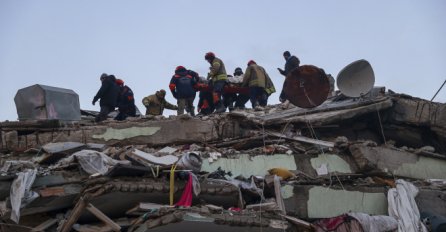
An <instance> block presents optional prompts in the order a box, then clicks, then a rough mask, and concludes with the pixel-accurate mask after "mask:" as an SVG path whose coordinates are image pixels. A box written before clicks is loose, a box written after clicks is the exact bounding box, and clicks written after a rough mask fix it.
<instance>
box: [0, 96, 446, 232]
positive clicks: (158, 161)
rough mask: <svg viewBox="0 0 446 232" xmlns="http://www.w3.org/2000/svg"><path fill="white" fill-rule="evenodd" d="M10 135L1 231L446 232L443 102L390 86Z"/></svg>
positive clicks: (40, 125)
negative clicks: (319, 99)
mask: <svg viewBox="0 0 446 232" xmlns="http://www.w3.org/2000/svg"><path fill="white" fill-rule="evenodd" d="M381 90H382V89H381ZM0 131H1V137H0V156H1V159H0V174H1V175H0V216H1V217H0V231H63V232H66V231H82V232H86V231H136V232H143V231H180V230H181V231H197V228H198V229H200V230H203V231H211V230H213V231H233V230H239V231H259V230H261V231H443V230H442V229H444V228H445V227H446V191H445V190H446V104H441V103H435V102H430V101H427V100H423V99H418V98H414V97H411V96H407V95H404V94H395V93H393V92H392V91H388V92H384V91H382V92H380V93H379V94H375V95H373V96H372V95H370V96H368V97H364V98H360V99H353V98H347V97H341V96H340V95H337V96H334V97H332V98H330V99H328V100H327V101H325V103H323V104H322V105H320V106H318V107H315V108H313V109H302V108H298V107H294V106H292V105H291V106H290V107H289V108H288V109H282V107H281V106H279V105H272V106H267V107H266V108H265V109H264V110H263V111H254V110H251V109H246V110H235V111H232V112H229V113H223V114H212V115H209V116H205V117H191V116H188V115H182V116H170V117H168V118H165V117H162V116H160V117H141V118H130V119H129V120H127V121H122V122H117V121H113V120H106V121H105V122H101V123H93V117H91V116H83V117H82V120H80V121H75V122H70V123H66V122H62V121H58V120H43V121H21V122H8V121H7V122H1V123H0ZM30 173H34V175H32V174H30ZM333 225H336V226H333ZM407 228H412V229H407Z"/></svg>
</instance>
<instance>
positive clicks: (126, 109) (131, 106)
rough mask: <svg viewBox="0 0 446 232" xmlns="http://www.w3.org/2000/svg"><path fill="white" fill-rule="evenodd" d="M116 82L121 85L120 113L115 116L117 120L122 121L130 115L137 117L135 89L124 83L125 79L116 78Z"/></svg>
mask: <svg viewBox="0 0 446 232" xmlns="http://www.w3.org/2000/svg"><path fill="white" fill-rule="evenodd" d="M116 84H117V85H118V86H119V96H118V110H119V114H118V115H117V116H116V117H115V120H118V121H122V120H125V119H126V118H127V117H128V116H130V117H136V106H135V98H134V96H133V91H132V89H130V87H128V86H127V85H124V81H123V80H121V79H117V80H116Z"/></svg>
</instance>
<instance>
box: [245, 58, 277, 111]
mask: <svg viewBox="0 0 446 232" xmlns="http://www.w3.org/2000/svg"><path fill="white" fill-rule="evenodd" d="M268 80H270V78H269V76H268V73H266V71H265V69H264V68H263V67H262V66H259V65H257V63H256V62H255V61H253V60H250V61H249V62H248V67H247V68H246V71H245V75H244V77H243V83H242V86H244V87H249V100H250V101H251V105H252V108H253V109H261V107H264V106H266V104H267V101H268V93H267V91H266V90H265V89H266V88H267V87H268V85H269V83H268ZM271 83H272V82H271Z"/></svg>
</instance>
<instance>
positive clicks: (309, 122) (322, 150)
mask: <svg viewBox="0 0 446 232" xmlns="http://www.w3.org/2000/svg"><path fill="white" fill-rule="evenodd" d="M305 116H307V113H306V112H305ZM307 127H308V129H309V130H310V134H311V136H312V137H313V139H317V140H319V139H318V137H317V135H316V132H315V131H314V128H313V126H312V125H311V121H310V120H307ZM317 147H318V148H319V149H320V150H321V152H322V155H323V157H324V159H325V161H326V162H327V164H328V160H327V157H326V156H325V152H324V149H322V146H321V145H318V146H317ZM328 174H329V175H330V186H331V184H332V180H331V173H330V170H328ZM333 174H334V175H335V176H336V179H337V180H338V182H339V184H340V185H341V187H342V189H343V190H344V191H345V188H344V185H343V184H342V182H341V179H339V176H338V174H336V173H333Z"/></svg>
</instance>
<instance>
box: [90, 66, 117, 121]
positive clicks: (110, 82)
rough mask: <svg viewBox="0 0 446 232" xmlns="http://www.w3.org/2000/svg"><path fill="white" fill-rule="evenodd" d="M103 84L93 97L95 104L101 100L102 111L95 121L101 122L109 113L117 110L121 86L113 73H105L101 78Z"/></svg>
mask: <svg viewBox="0 0 446 232" xmlns="http://www.w3.org/2000/svg"><path fill="white" fill-rule="evenodd" d="M100 80H101V82H102V85H101V88H100V89H99V91H98V92H97V93H96V96H94V98H93V102H92V103H93V105H95V104H96V102H97V101H98V100H99V99H101V100H100V101H99V105H100V106H101V111H100V112H99V114H98V115H97V116H96V118H95V121H96V122H100V121H103V120H105V119H107V115H108V114H109V113H110V112H112V111H113V110H115V107H116V103H117V100H118V95H119V87H118V86H117V85H116V83H115V80H116V77H115V76H113V75H107V74H106V73H103V74H102V75H101V78H100Z"/></svg>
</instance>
